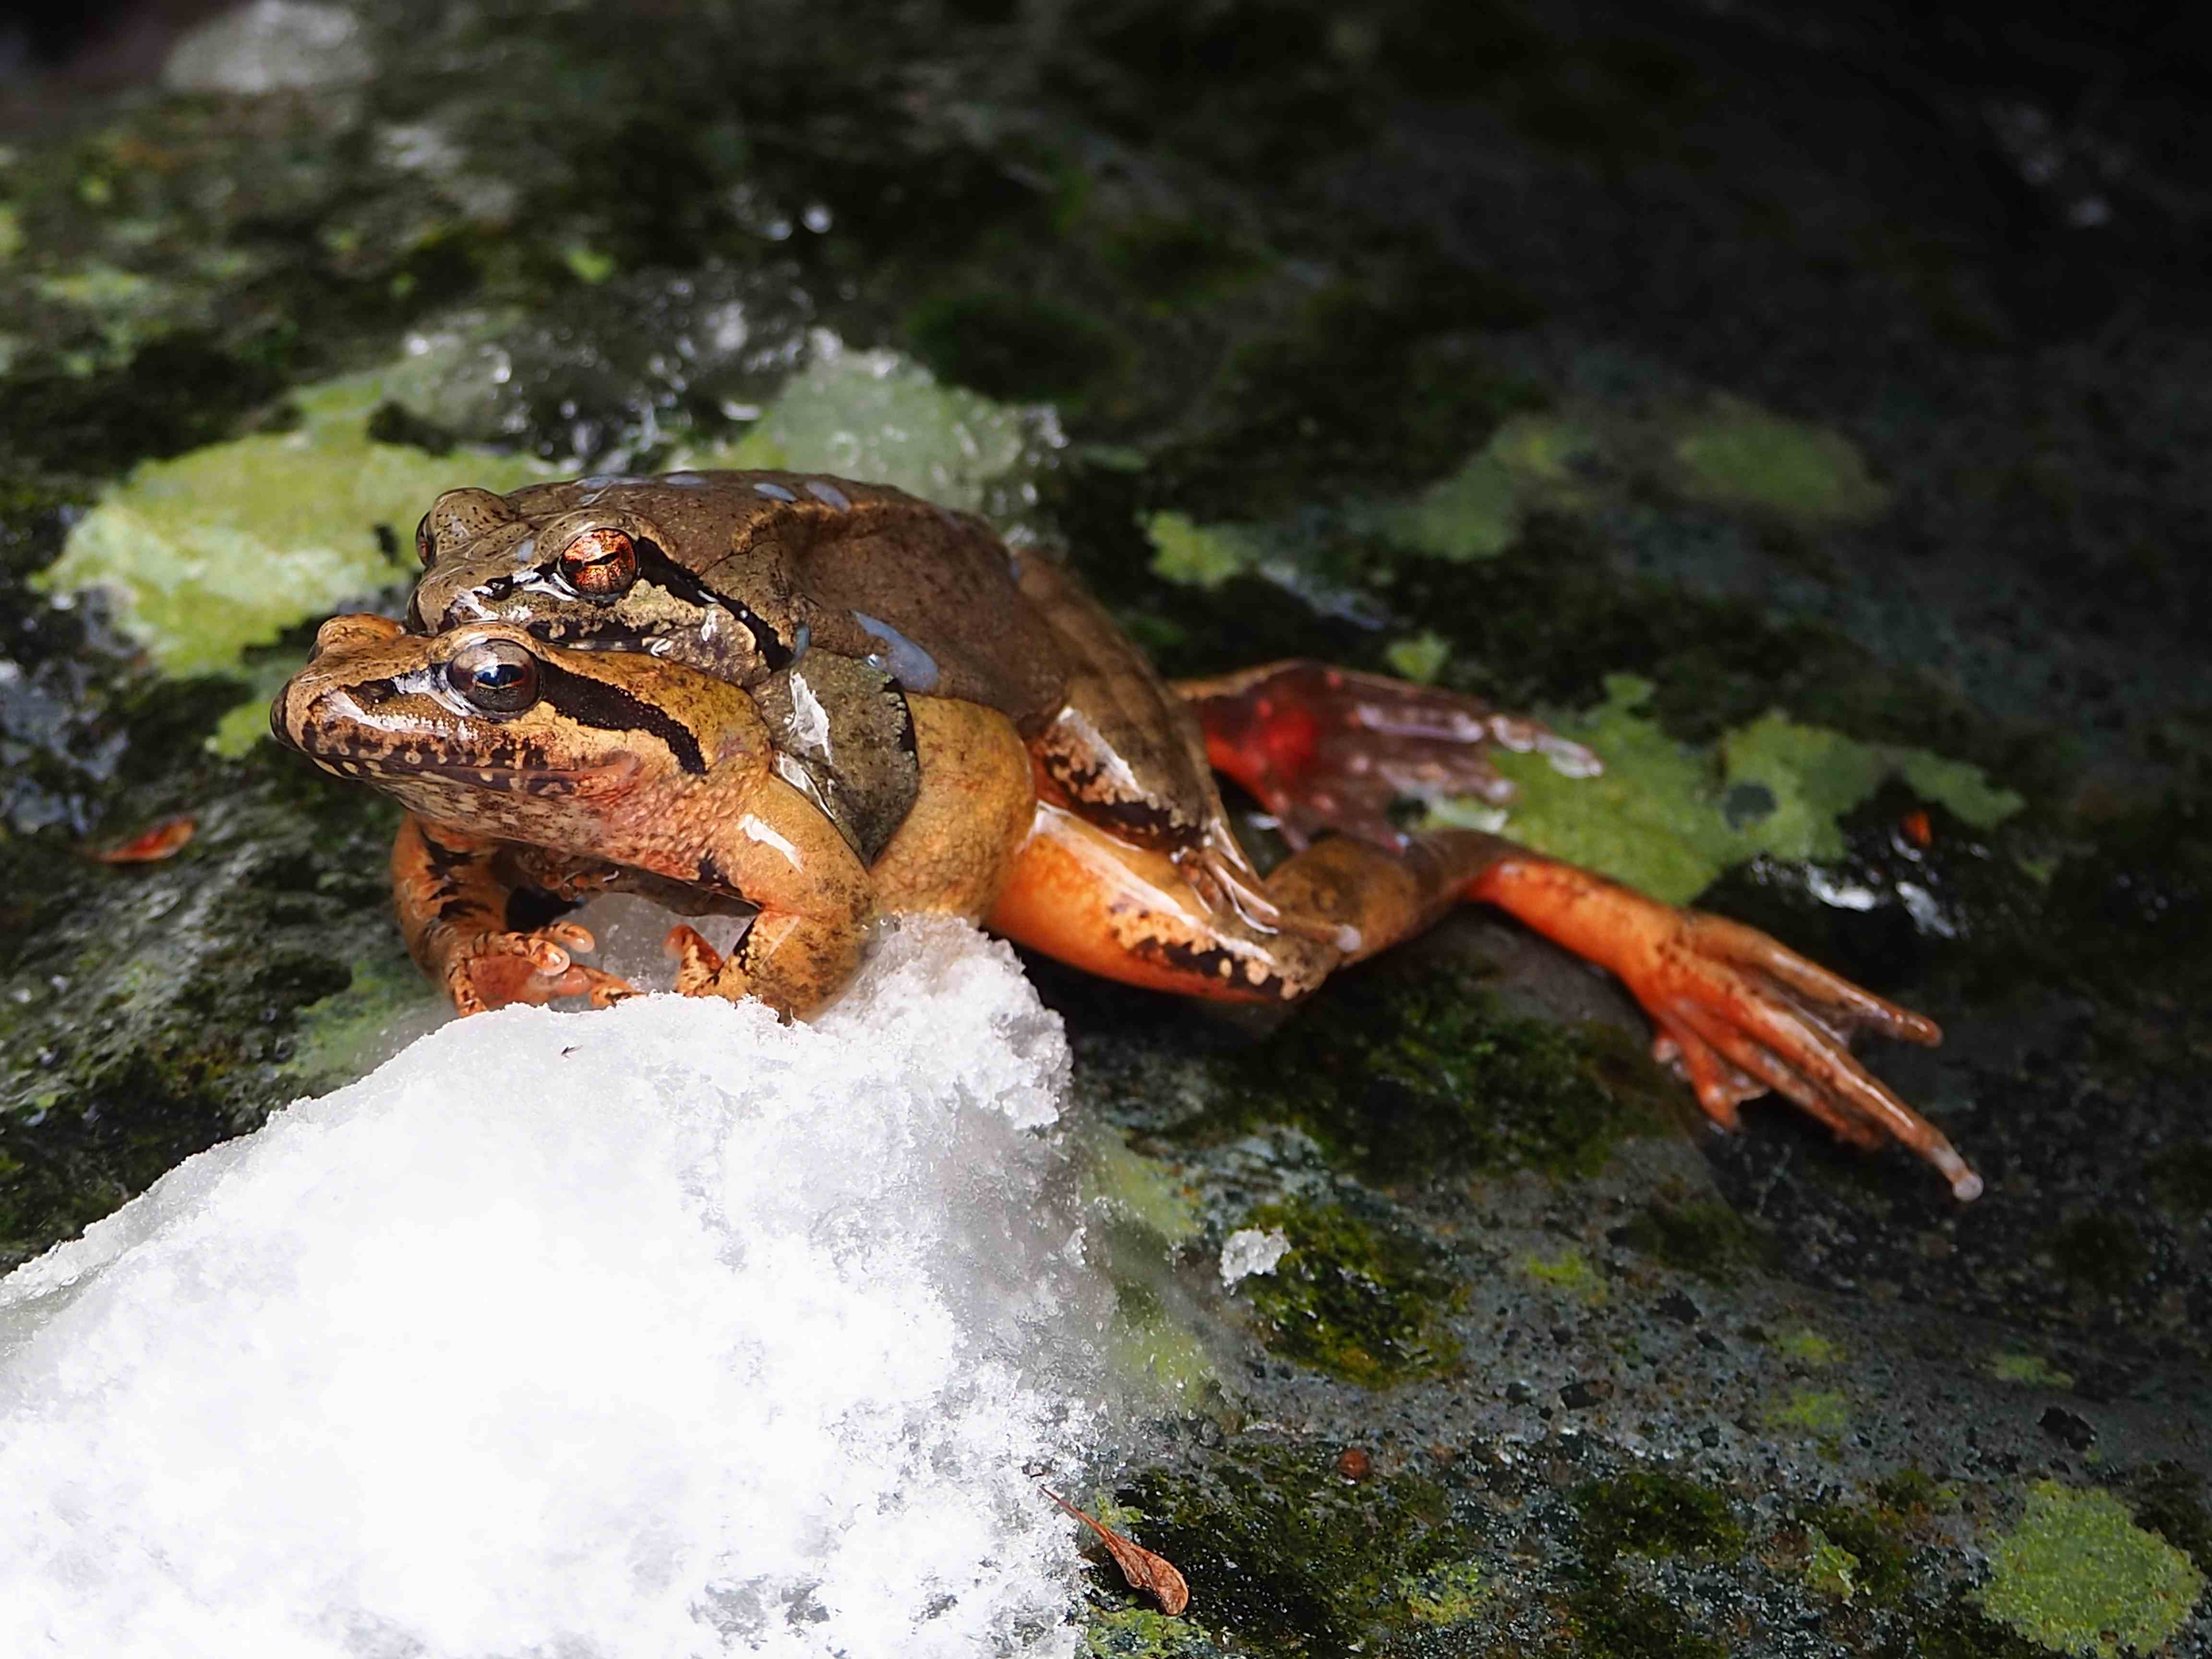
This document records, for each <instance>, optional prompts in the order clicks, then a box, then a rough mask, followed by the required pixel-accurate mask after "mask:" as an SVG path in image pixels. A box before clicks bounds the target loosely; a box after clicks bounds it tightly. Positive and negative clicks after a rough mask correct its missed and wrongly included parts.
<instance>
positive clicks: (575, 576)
mask: <svg viewBox="0 0 2212 1659" xmlns="http://www.w3.org/2000/svg"><path fill="white" fill-rule="evenodd" d="M561 574H562V576H564V577H566V578H567V579H568V586H571V587H573V588H574V589H575V590H576V591H577V592H579V593H580V594H582V595H583V596H584V597H585V598H586V599H620V598H621V597H622V596H623V594H624V593H627V592H629V585H630V584H631V583H632V582H634V581H635V580H637V547H636V544H635V543H633V542H632V541H631V540H630V538H629V537H628V536H626V535H624V534H623V532H621V531H619V530H586V532H584V533H583V534H582V535H580V536H579V537H577V538H576V539H575V540H574V541H573V542H570V543H569V544H568V546H567V547H565V548H563V549H562V552H561Z"/></svg>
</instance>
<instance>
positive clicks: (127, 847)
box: [92, 817, 199, 864]
mask: <svg viewBox="0 0 2212 1659" xmlns="http://www.w3.org/2000/svg"><path fill="white" fill-rule="evenodd" d="M198 828H199V820H198V819H197V818H194V817H174V818H163V819H162V820H161V822H160V823H157V824H155V826H154V827H153V828H152V829H146V830H142V831H141V832H140V833H138V834H137V835H135V836H132V837H131V839H130V840H129V841H126V842H124V843H123V845H122V846H120V847H111V848H108V849H107V850H106V852H104V853H94V854H92V856H93V857H94V858H95V859H98V860H100V862H101V863H102V864H155V863H158V862H159V861H160V860H162V859H166V858H173V857H174V856H175V855H176V854H177V852H178V849H179V848H182V847H183V846H184V844H185V842H188V841H190V840H191V838H192V831H194V830H195V829H198Z"/></svg>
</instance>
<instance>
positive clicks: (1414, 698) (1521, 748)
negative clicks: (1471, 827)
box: [1175, 661, 1600, 848]
mask: <svg viewBox="0 0 2212 1659" xmlns="http://www.w3.org/2000/svg"><path fill="white" fill-rule="evenodd" d="M1175 690H1176V691H1177V692H1178V693H1180V694H1181V695H1182V697H1183V698H1184V700H1185V702H1186V703H1187V705H1188V707H1189V708H1190V710H1191V712H1192V713H1193V714H1195V715H1196V716H1197V717H1198V720H1199V724H1200V726H1201V727H1202V728H1203V729H1204V731H1205V734H1206V758H1207V759H1208V760H1209V761H1210V762H1211V763H1212V765H1213V767H1214V768H1215V769H1217V770H1218V771H1220V772H1222V773H1224V774H1225V775H1227V776H1229V777H1231V778H1233V779H1235V780H1236V781H1237V783H1238V784H1239V785H1240V786H1242V787H1243V789H1244V790H1245V791H1246V793H1249V794H1250V795H1251V796H1252V797H1253V799H1255V800H1257V801H1258V802H1259V803H1260V804H1261V805H1262V806H1264V807H1265V808H1267V811H1269V812H1270V813H1271V814H1273V817H1274V818H1275V820H1276V823H1278V825H1279V827H1280V828H1281V830H1282V833H1283V836H1284V838H1285V840H1287V841H1288V842H1290V843H1291V846H1292V847H1294V848H1295V847H1304V846H1305V845H1306V844H1308V843H1309V842H1311V841H1312V840H1313V839H1314V838H1315V837H1316V836H1319V835H1321V834H1322V833H1323V832H1324V831H1334V832H1335V833H1337V834H1339V835H1346V836H1358V837H1359V838H1360V839H1361V840H1363V841H1368V842H1375V843H1376V844H1377V845H1379V846H1383V847H1394V848H1395V847H1402V846H1404V845H1405V844H1406V841H1407V837H1406V836H1405V834H1404V832H1403V831H1402V830H1401V829H1399V828H1398V826H1397V825H1396V824H1395V823H1393V822H1392V820H1391V817H1390V808H1391V806H1392V805H1393V803H1395V802H1396V801H1399V800H1402V799H1407V798H1414V799H1424V800H1435V799H1439V798H1441V797H1443V796H1446V795H1474V796H1477V797H1479V798H1480V799H1484V800H1486V801H1489V802H1492V804H1494V805H1495V804H1502V803H1503V802H1505V801H1508V800H1510V799H1512V798H1513V793H1514V789H1513V784H1512V781H1511V780H1510V779H1508V778H1506V777H1504V775H1501V774H1500V773H1499V772H1498V769H1497V768H1496V767H1495V766H1493V765H1492V763H1491V756H1492V752H1493V751H1494V750H1496V749H1499V748H1504V749H1509V750H1515V751H1516V752H1526V751H1528V750H1535V751H1538V752H1540V753H1541V754H1543V755H1544V756H1546V757H1547V758H1548V759H1549V760H1550V761H1551V762H1552V763H1553V765H1554V766H1556V767H1558V768H1559V769H1561V770H1563V771H1565V772H1567V773H1569V774H1570V775H1574V776H1588V775H1591V774H1594V773H1595V772H1597V771H1598V770H1600V765H1599V762H1598V759H1597V757H1596V756H1595V755H1593V754H1592V753H1591V752H1590V751H1589V750H1587V749H1585V748H1583V746H1582V745H1581V744H1577V743H1571V742H1569V741H1568V740H1567V739H1566V738H1561V737H1559V736H1558V735H1557V734H1555V733H1554V732H1551V731H1549V730H1548V729H1547V728H1546V727H1545V726H1542V725H1541V723H1539V722H1537V721H1535V720H1528V719H1524V718H1522V717H1521V716H1519V715H1514V714H1499V713H1498V712H1497V711H1495V710H1494V709H1492V708H1491V707H1490V706H1489V705H1488V704H1487V703H1485V702H1482V701H1481V700H1480V699H1479V698H1475V697H1471V696H1466V695H1465V694H1463V693H1462V692H1457V691H1447V690H1441V689H1439V688H1437V687H1435V686H1428V685H1415V684H1412V683H1410V682H1408V681H1405V680H1394V679H1389V678H1385V677H1384V676H1383V675H1380V674H1362V673H1358V672H1355V671H1352V670H1351V669H1346V668H1332V667H1329V666H1328V665H1326V664H1324V663H1318V662H1307V661H1286V662H1273V663H1267V664H1264V665H1261V666H1260V667H1258V668H1249V669H1246V670H1244V671H1243V672H1241V673H1237V674H1229V675H1224V676H1221V677H1219V678H1212V679H1203V680H1180V681H1177V682H1176V684H1175Z"/></svg>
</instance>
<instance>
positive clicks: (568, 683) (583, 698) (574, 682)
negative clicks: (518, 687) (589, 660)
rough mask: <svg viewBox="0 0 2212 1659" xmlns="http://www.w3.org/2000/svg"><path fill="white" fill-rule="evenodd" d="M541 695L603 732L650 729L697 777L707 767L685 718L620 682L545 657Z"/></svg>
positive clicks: (540, 666) (570, 717)
mask: <svg viewBox="0 0 2212 1659" xmlns="http://www.w3.org/2000/svg"><path fill="white" fill-rule="evenodd" d="M538 670H539V674H540V678H539V681H538V697H539V700H540V701H541V702H550V703H551V704H552V705H553V707H554V708H555V709H556V710H557V711H558V712H559V713H560V714H562V716H564V717H565V718H567V719H568V720H574V721H575V722H576V723H577V724H578V725H579V726H595V727H597V728H598V729H599V730H600V731H602V732H650V733H652V734H653V736H654V737H656V738H659V739H660V741H661V742H662V743H664V744H667V745H668V751H669V753H671V754H672V755H674V756H675V757H676V763H677V764H678V766H680V767H682V768H683V769H684V770H685V771H687V772H690V773H691V774H693V775H695V776H696V775H698V774H701V773H703V772H704V771H706V769H707V757H706V756H705V755H704V754H702V752H701V750H700V748H699V739H698V738H696V736H694V735H693V734H692V731H691V728H690V726H686V725H684V723H683V721H681V720H677V719H675V718H674V717H672V716H671V715H669V714H664V713H662V712H661V711H660V710H659V709H658V708H654V707H653V705H652V704H651V703H649V702H644V701H643V700H641V699H640V698H637V697H634V696H631V695H630V694H629V692H627V691H625V690H623V689H622V687H620V686H618V685H611V684H608V683H607V682H606V681H605V680H595V679H590V678H586V677H585V676H584V675H581V674H574V673H571V672H569V671H568V670H567V669H565V668H562V667H561V666H559V665H556V664H555V663H551V662H548V661H545V660H544V659H540V660H539V663H538Z"/></svg>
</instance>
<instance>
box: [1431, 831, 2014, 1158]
mask: <svg viewBox="0 0 2212 1659" xmlns="http://www.w3.org/2000/svg"><path fill="white" fill-rule="evenodd" d="M1467 896H1468V897H1469V898H1472V899H1480V900H1482V901H1483V902H1486V903H1491V904H1495V905H1497V906H1498V908H1501V909H1504V910H1506V911H1509V912H1510V913H1511V914H1512V915H1515V916H1517V917H1518V918H1520V920H1522V921H1524V922H1526V923H1528V926H1529V927H1533V928H1534V929H1535V930H1536V931H1537V932H1538V933H1542V934H1544V935H1545V936H1546V937H1547V938H1548V939H1553V940H1554V941H1555V942H1557V943H1558V944H1560V945H1565V947H1566V948H1567V949H1568V950H1571V951H1574V952H1575V953H1576V954H1577V955H1578V956H1582V957H1588V958H1589V960H1590V961H1592V962H1595V963H1598V964H1599V965H1600V966H1601V967H1604V968H1607V969H1611V970H1612V971H1613V973H1614V974H1616V975H1619V976H1620V980H1621V981H1622V982H1623V983H1624V984H1626V986H1627V987H1628V989H1629V991H1630V992H1631V993H1632V994H1633V995H1634V996H1635V998H1636V1000H1637V1001H1638V1002H1639V1003H1641V1004H1642V1005H1643V1006H1644V1012H1646V1013H1648V1014H1650V1016H1651V1018H1652V1020H1653V1022H1654V1024H1656V1025H1657V1026H1658V1028H1659V1040H1658V1042H1657V1043H1656V1044H1655V1048H1654V1051H1655V1052H1656V1053H1657V1054H1659V1055H1660V1057H1661V1058H1662V1059H1668V1060H1674V1061H1675V1062H1676V1063H1677V1064H1678V1065H1679V1066H1680V1070H1681V1071H1682V1072H1683V1073H1685V1074H1686V1076H1687V1078H1688V1079H1689V1080H1690V1083H1691V1085H1692V1088H1694V1089H1695V1090H1696V1091H1697V1095H1698V1101H1699V1105H1700V1106H1701V1107H1703V1109H1705V1114H1706V1115H1707V1116H1709V1117H1711V1119H1712V1120H1713V1121H1715V1122H1716V1123H1718V1124H1720V1125H1721V1126H1723V1127H1729V1128H1732V1127H1735V1108H1736V1105H1737V1103H1739V1102H1741V1101H1744V1100H1747V1099H1750V1098H1752V1097H1753V1096H1756V1095H1759V1094H1762V1093H1765V1092H1766V1091H1770V1090H1771V1091H1773V1092H1775V1093H1777V1094H1780V1095H1784V1096H1786V1097H1788V1098H1789V1099H1790V1100H1791V1101H1793V1102H1795V1103H1796V1104H1797V1106H1798V1107H1799V1108H1800V1109H1802V1110H1803V1111H1806V1112H1808V1113H1809V1114H1811V1115H1813V1116H1814V1117H1816V1118H1818V1119H1819V1120H1820V1121H1821V1122H1823V1123H1825V1124H1826V1125H1827V1126H1828V1127H1830V1128H1831V1129H1832V1130H1833V1131H1834V1132H1835V1133H1837V1135H1838V1137H1840V1138H1841V1139H1845V1140H1848V1141H1850V1142H1851V1143H1852V1144H1854V1145H1856V1146H1864V1147H1874V1146H1880V1145H1881V1143H1882V1142H1883V1141H1884V1140H1885V1139H1894V1140H1896V1141H1898V1142H1899V1143H1900V1144H1901V1145H1903V1146H1907V1147H1909V1148H1911V1150H1912V1151H1913V1152H1916V1153H1917V1154H1918V1155H1919V1156H1920V1157H1921V1158H1925V1159H1926V1160H1927V1161H1928V1162H1929V1164H1933V1165H1935V1166H1936V1169H1937V1170H1939V1171H1941V1172H1942V1175H1943V1176H1944V1178H1945V1179H1946V1180H1948V1182H1950V1184H1951V1191H1952V1193H1953V1194H1954V1195H1955V1196H1956V1197H1958V1198H1960V1199H1961V1200H1966V1199H1972V1198H1977V1197H1978V1196H1980V1194H1981V1191H1982V1179H1981V1177H1980V1176H1978V1175H1976V1174H1975V1173H1974V1172H1973V1170H1972V1169H1970V1168H1969V1167H1968V1166H1967V1164H1966V1160H1965V1159H1964V1158H1960V1156H1959V1154H1958V1152H1957V1151H1956V1150H1955V1149H1954V1147H1953V1146H1952V1145H1951V1143H1950V1141H1949V1140H1948V1139H1946V1138H1945V1137H1944V1135H1943V1133H1942V1131H1941V1130H1939V1129H1937V1128H1936V1126H1935V1125H1934V1124H1932V1123H1930V1122H1929V1121H1928V1120H1927V1119H1925V1118H1923V1117H1922V1116H1921V1115H1919V1114H1918V1113H1917V1112H1916V1111H1914V1110H1913V1109H1911V1107H1910V1106H1908V1105H1906V1104H1905V1103H1904V1102H1903V1101H1902V1100H1900V1099H1899V1098H1898V1097H1897V1096H1896V1095H1894V1094H1893V1093H1892V1092H1891V1091H1889V1090H1888V1089H1887V1087H1885V1086H1884V1085H1882V1084H1881V1081H1880V1080H1878V1079H1875V1077H1874V1076H1873V1075H1872V1074H1871V1073H1869V1072H1868V1071H1867V1070H1866V1068H1865V1067H1864V1066H1861V1065H1860V1064H1859V1062H1858V1061H1857V1060H1856V1059H1854V1058H1853V1057H1852V1055H1851V1052H1850V1037H1851V1036H1852V1034H1853V1033H1855V1032H1857V1031H1861V1030H1871V1031H1875V1032H1878V1033H1880V1034H1881V1035H1882V1036H1890V1037H1896V1038H1899V1039H1901V1040H1903V1041H1905V1042H1918V1043H1923V1044H1933V1043H1936V1042H1941V1041H1942V1036H1943V1034H1942V1030H1940V1029H1938V1028H1937V1026H1936V1023H1935V1022H1934V1021H1933V1020H1931V1019H1929V1018H1926V1017H1925V1016H1924V1015H1921V1014H1916V1013H1914V1012H1911V1010H1910V1009H1906V1008H1900V1007H1899V1006H1897V1005H1896V1004H1895V1003H1893V1002H1889V1001H1886V1000H1884V999H1882V998H1881V997H1878V996H1875V994H1873V993H1871V992H1869V991H1865V990H1862V989H1861V988H1860V987H1857V986H1856V985H1854V984H1852V983H1851V982H1850V981H1849V980H1846V979H1844V978H1841V977H1839V976H1838V975H1834V974H1832V973H1830V972H1828V970H1827V969H1825V968H1822V967H1820V966H1819V965H1818V964H1817V963H1812V962H1808V961H1807V960H1806V959H1805V958H1804V957H1801V956H1799V955H1797V954H1796V952H1795V951H1791V950H1789V949H1788V948H1787V947H1785V946H1784V945H1780V944H1778V943H1777V942H1776V941H1775V940H1773V939H1770V938H1768V937H1767V936H1766V935H1765V933H1760V932H1759V930H1758V929H1757V928H1755V927H1744V926H1742V925H1741V923H1738V922H1733V921H1727V920H1725V919H1724V918H1723V917H1720V916H1709V915H1700V914H1699V913H1698V912H1697V911H1694V910H1680V909H1676V908H1674V906H1672V905H1669V904H1662V903H1661V902H1659V901H1657V900H1656V899H1652V898H1647V897H1645V896H1644V895H1643V894H1641V893H1638V892H1633V891H1632V890H1629V889H1627V888H1626V887H1622V886H1620V885H1618V884H1615V883H1613V882H1610V881H1607V880H1606V879H1605V878H1603V877H1602V876H1597V875H1593V874H1592V873H1590V872H1589V871H1587V870H1578V869H1577V868H1575V866H1572V865H1568V864H1561V863H1559V862H1558V861H1557V860H1552V859H1547V858H1543V857H1541V856H1539V855H1537V854H1530V853H1516V854H1511V855H1509V856H1507V857H1504V858H1501V859H1498V860H1496V861H1495V862H1494V863H1492V865H1491V866H1489V867H1488V868H1486V870H1484V871H1483V872H1482V873H1481V874H1480V875H1479V876H1477V877H1476V878H1475V879H1474V881H1473V882H1471V883H1470V884H1468V895H1467Z"/></svg>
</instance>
